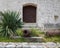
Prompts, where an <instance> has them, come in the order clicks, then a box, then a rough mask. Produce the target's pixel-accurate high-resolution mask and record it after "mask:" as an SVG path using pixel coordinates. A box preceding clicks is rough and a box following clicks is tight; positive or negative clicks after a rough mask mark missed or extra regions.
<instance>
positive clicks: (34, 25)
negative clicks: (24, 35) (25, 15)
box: [23, 23, 37, 28]
mask: <svg viewBox="0 0 60 48" xmlns="http://www.w3.org/2000/svg"><path fill="white" fill-rule="evenodd" d="M23 27H24V28H28V27H37V24H36V23H25V24H24V25H23Z"/></svg>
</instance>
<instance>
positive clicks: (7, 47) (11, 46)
mask: <svg viewBox="0 0 60 48" xmlns="http://www.w3.org/2000/svg"><path fill="white" fill-rule="evenodd" d="M15 47H16V45H12V44H11V45H7V46H6V48H15Z"/></svg>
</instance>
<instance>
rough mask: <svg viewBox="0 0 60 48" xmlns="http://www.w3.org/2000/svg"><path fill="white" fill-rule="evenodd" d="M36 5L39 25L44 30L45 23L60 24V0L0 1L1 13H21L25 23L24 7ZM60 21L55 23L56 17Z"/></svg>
mask: <svg viewBox="0 0 60 48" xmlns="http://www.w3.org/2000/svg"><path fill="white" fill-rule="evenodd" d="M24 5H35V6H36V7H37V13H36V16H37V19H36V21H37V25H38V26H39V27H41V28H42V29H44V23H60V0H0V11H3V10H7V9H9V10H14V11H15V10H16V11H19V12H20V13H21V14H20V17H21V18H22V21H23V6H24ZM55 15H57V16H58V19H57V20H56V21H55V19H54V16H55Z"/></svg>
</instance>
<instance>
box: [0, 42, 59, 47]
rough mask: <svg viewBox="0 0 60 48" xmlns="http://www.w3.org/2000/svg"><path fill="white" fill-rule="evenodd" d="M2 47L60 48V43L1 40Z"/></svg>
mask: <svg viewBox="0 0 60 48" xmlns="http://www.w3.org/2000/svg"><path fill="white" fill-rule="evenodd" d="M0 48H60V43H54V42H47V43H27V42H24V43H19V42H18V43H16V42H14V43H13V42H0Z"/></svg>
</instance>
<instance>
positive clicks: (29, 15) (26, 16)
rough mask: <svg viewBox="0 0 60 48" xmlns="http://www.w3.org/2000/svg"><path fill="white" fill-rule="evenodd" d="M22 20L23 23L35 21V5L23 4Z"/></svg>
mask: <svg viewBox="0 0 60 48" xmlns="http://www.w3.org/2000/svg"><path fill="white" fill-rule="evenodd" d="M23 22H25V23H36V7H35V6H31V5H29V6H24V7H23Z"/></svg>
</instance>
